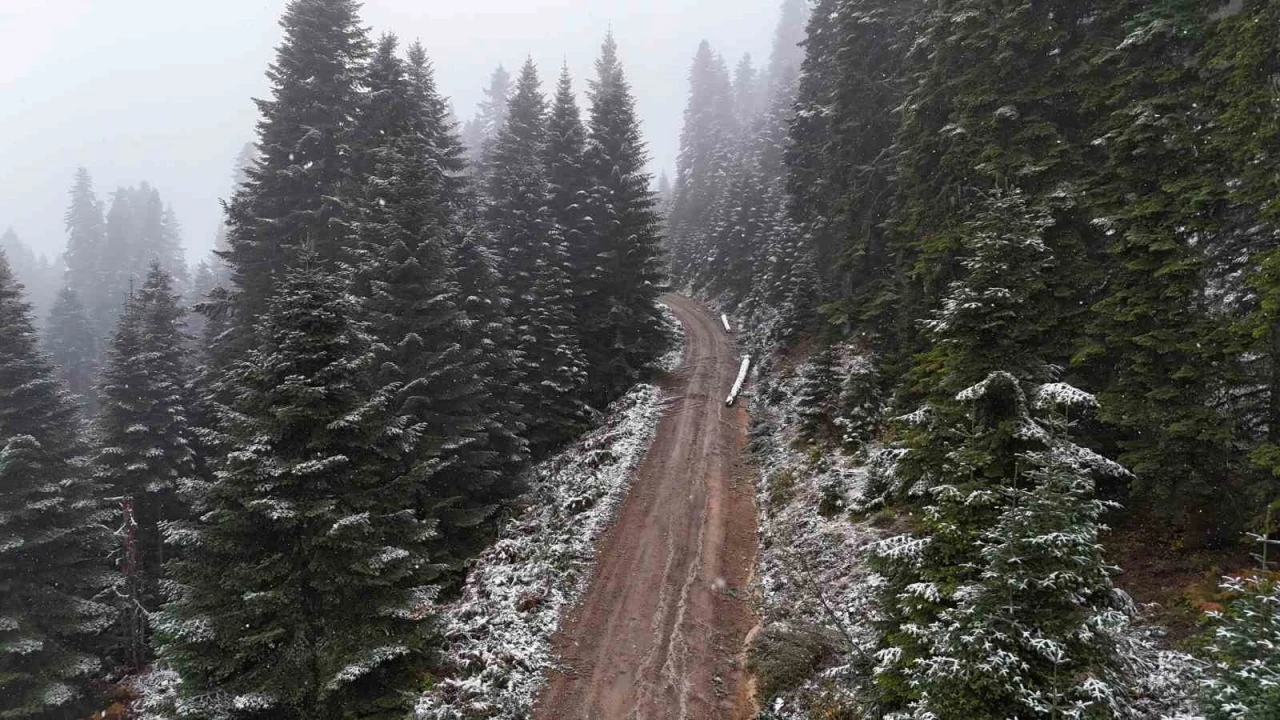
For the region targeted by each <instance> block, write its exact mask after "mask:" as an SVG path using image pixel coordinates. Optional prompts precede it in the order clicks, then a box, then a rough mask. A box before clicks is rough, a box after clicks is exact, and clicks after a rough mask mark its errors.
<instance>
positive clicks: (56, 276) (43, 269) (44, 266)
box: [0, 228, 64, 318]
mask: <svg viewBox="0 0 1280 720" xmlns="http://www.w3.org/2000/svg"><path fill="white" fill-rule="evenodd" d="M0 251H3V252H4V253H5V255H6V256H8V258H9V265H10V268H11V270H12V271H13V276H14V278H16V279H17V280H18V282H20V283H22V285H23V286H24V287H25V288H26V289H27V297H28V298H29V301H30V303H31V307H32V311H33V312H34V313H35V316H36V317H37V318H39V317H44V316H47V315H48V313H49V309H50V308H51V307H52V306H53V302H54V298H55V297H57V294H58V288H60V287H61V286H62V282H63V277H62V276H63V274H64V273H62V272H59V271H58V267H57V266H56V264H55V263H50V262H49V260H48V259H47V258H46V257H44V256H43V255H36V253H35V251H34V250H32V249H31V248H30V247H28V246H27V244H26V243H24V242H22V239H21V238H19V237H18V234H17V233H16V232H14V231H13V228H8V229H7V230H5V231H4V233H2V234H0Z"/></svg>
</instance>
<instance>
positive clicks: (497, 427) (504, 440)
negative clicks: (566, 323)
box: [453, 229, 529, 551]
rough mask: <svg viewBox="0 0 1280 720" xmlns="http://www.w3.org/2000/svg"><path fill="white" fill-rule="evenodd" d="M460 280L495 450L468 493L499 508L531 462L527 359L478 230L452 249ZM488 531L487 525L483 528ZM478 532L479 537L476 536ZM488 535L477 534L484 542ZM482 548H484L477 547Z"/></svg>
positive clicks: (468, 345)
mask: <svg viewBox="0 0 1280 720" xmlns="http://www.w3.org/2000/svg"><path fill="white" fill-rule="evenodd" d="M453 262H454V272H455V279H456V280H457V283H458V287H459V288H460V289H461V293H460V294H459V298H460V302H459V303H458V307H459V309H461V310H462V312H463V317H464V320H463V327H464V328H465V329H466V332H464V333H461V334H460V335H459V339H460V340H461V341H462V344H463V348H464V349H465V350H467V351H469V352H475V353H477V356H478V357H481V358H483V359H484V362H483V363H482V364H479V365H477V366H475V372H476V374H477V375H479V376H481V377H483V378H484V379H485V381H486V385H487V391H486V396H487V399H486V400H485V408H486V409H487V415H488V417H489V420H488V422H487V423H486V427H485V436H486V437H487V440H486V441H485V448H486V451H487V452H488V453H490V462H489V464H488V465H487V468H488V469H487V471H486V472H484V473H482V474H481V475H480V476H479V477H477V478H475V479H474V480H472V481H470V482H469V483H468V485H467V497H468V498H469V500H470V502H471V503H472V507H475V508H478V509H480V508H487V509H489V510H494V509H496V508H497V507H498V506H499V505H500V504H502V503H505V502H507V501H509V500H511V499H512V498H513V497H515V496H516V495H517V494H519V491H520V489H521V487H520V485H519V483H518V482H515V479H516V478H517V477H518V476H519V474H520V472H521V471H522V470H523V469H524V468H525V467H526V465H527V464H528V459H529V453H528V443H526V442H525V441H524V435H525V434H526V429H525V426H524V418H525V417H526V412H527V411H526V409H525V408H524V406H523V405H522V404H521V401H522V399H523V397H524V396H525V394H524V392H523V391H522V390H521V389H520V388H519V387H518V383H519V380H520V378H521V377H522V370H521V368H522V366H523V364H524V359H523V358H522V357H521V354H520V352H519V351H518V350H516V342H517V341H516V338H515V332H514V330H513V321H512V319H511V316H510V313H509V299H508V297H507V295H506V293H505V291H504V290H503V289H502V287H501V281H500V279H499V277H498V271H497V268H498V260H497V258H495V257H494V256H493V254H492V253H491V252H490V251H489V249H488V248H487V247H486V246H485V244H484V242H483V237H482V235H481V233H480V232H478V231H477V230H475V229H472V230H468V231H467V232H465V233H464V234H463V235H462V237H461V238H460V239H459V240H458V242H457V243H456V244H455V245H454V247H453ZM478 529H480V530H482V531H483V530H485V528H478ZM477 536H478V537H477ZM486 537H487V535H486V534H485V533H483V532H481V533H476V534H473V535H472V540H471V541H472V542H473V543H476V542H479V543H482V542H483V541H484V539H485V538H486ZM471 547H472V549H473V550H475V551H478V550H479V549H481V546H477V545H474V544H473V545H472V546H471Z"/></svg>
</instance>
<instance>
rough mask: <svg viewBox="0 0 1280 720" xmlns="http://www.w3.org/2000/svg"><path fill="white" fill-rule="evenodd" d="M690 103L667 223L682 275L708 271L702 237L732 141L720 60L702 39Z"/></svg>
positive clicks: (708, 249) (729, 95)
mask: <svg viewBox="0 0 1280 720" xmlns="http://www.w3.org/2000/svg"><path fill="white" fill-rule="evenodd" d="M689 85H690V89H689V103H688V106H687V107H686V108H685V111H684V128H683V130H681V133H680V156H679V159H678V161H677V165H676V186H675V199H674V201H673V204H672V208H671V216H670V218H669V219H668V222H669V224H670V228H671V238H670V247H671V252H672V255H673V256H674V257H675V258H676V263H675V265H676V266H677V267H679V268H681V269H682V270H681V272H683V273H685V274H686V276H683V277H681V278H680V279H681V280H683V281H685V282H689V281H692V280H693V279H694V277H693V276H692V275H688V274H690V273H698V272H699V271H701V272H703V273H704V274H708V273H712V272H714V270H712V267H714V266H713V261H712V259H711V257H710V254H711V253H712V252H714V250H715V246H714V242H713V241H712V240H710V239H708V238H707V237H706V234H707V229H708V226H709V224H710V220H711V217H710V216H711V213H712V212H713V205H714V203H715V200H716V197H717V195H718V194H719V193H721V192H723V188H724V186H725V178H726V176H727V173H728V166H729V163H730V157H731V153H732V140H733V137H734V98H733V90H732V87H731V84H730V81H729V72H728V69H727V68H726V67H725V64H724V60H723V59H722V58H721V57H720V56H719V55H717V54H716V53H715V52H714V51H712V49H711V45H710V44H709V43H707V42H706V41H703V42H702V44H701V45H699V46H698V52H697V54H696V55H695V56H694V59H693V66H692V67H691V68H690V70H689Z"/></svg>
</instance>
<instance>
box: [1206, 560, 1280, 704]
mask: <svg viewBox="0 0 1280 720" xmlns="http://www.w3.org/2000/svg"><path fill="white" fill-rule="evenodd" d="M1222 589H1223V591H1224V592H1226V593H1228V594H1229V595H1230V596H1232V597H1233V598H1234V599H1233V600H1232V601H1231V603H1230V604H1229V606H1228V607H1227V609H1226V611H1225V612H1215V613H1211V617H1212V620H1213V623H1214V628H1213V634H1212V642H1211V644H1210V645H1209V646H1208V648H1207V650H1208V653H1209V661H1210V662H1209V667H1208V671H1207V677H1206V679H1205V682H1204V688H1205V711H1206V714H1207V715H1208V717H1209V718H1210V720H1267V719H1268V718H1280V584H1277V583H1276V582H1275V581H1274V580H1273V579H1270V578H1268V577H1267V576H1265V575H1262V574H1252V575H1248V576H1245V577H1228V578H1226V579H1225V580H1224V581H1223V583H1222Z"/></svg>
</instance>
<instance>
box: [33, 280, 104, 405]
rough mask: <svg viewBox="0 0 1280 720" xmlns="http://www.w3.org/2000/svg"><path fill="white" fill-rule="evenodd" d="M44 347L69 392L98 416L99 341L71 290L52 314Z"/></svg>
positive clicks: (64, 293)
mask: <svg viewBox="0 0 1280 720" xmlns="http://www.w3.org/2000/svg"><path fill="white" fill-rule="evenodd" d="M44 346H45V350H46V351H47V352H48V353H49V355H50V357H51V359H52V360H53V362H54V364H55V365H56V366H57V368H58V373H59V375H60V376H61V377H62V381H63V383H65V384H66V387H67V389H68V390H69V391H70V392H71V394H72V395H73V396H76V397H78V398H80V402H82V403H83V404H84V405H85V407H86V408H87V409H88V411H89V414H90V415H94V414H96V408H97V402H98V391H97V388H96V387H94V383H95V380H96V378H97V374H98V358H99V350H98V339H97V335H96V334H95V332H94V328H93V323H92V322H91V321H90V320H89V315H88V313H87V312H86V311H85V307H84V304H83V303H82V302H80V295H79V293H77V292H76V291H75V290H74V289H73V288H72V287H71V286H67V287H64V288H62V292H60V293H58V299H57V301H56V302H55V303H54V305H53V309H52V310H51V311H50V312H49V322H48V327H47V329H46V330H45V336H44Z"/></svg>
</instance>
